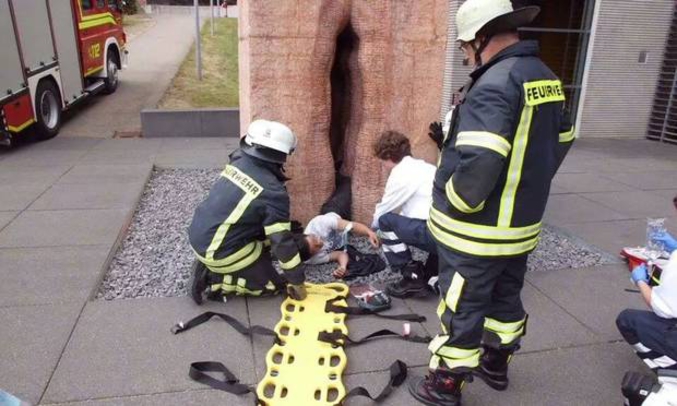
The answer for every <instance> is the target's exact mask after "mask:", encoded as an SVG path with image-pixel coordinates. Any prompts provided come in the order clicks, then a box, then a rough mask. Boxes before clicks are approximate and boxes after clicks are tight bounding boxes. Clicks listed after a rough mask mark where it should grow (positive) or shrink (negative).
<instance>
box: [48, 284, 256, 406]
mask: <svg viewBox="0 0 677 406" xmlns="http://www.w3.org/2000/svg"><path fill="white" fill-rule="evenodd" d="M209 310H211V311H221V312H225V313H227V314H229V315H231V316H233V317H236V318H237V319H239V320H241V321H243V322H246V320H247V311H246V305H245V302H244V300H232V301H230V302H229V303H228V304H227V306H224V305H223V304H221V303H208V304H206V305H205V306H201V307H198V306H196V305H195V304H194V303H193V302H192V301H191V300H190V299H189V298H187V297H178V298H162V299H158V298H154V299H131V300H115V301H95V302H90V303H88V304H87V306H86V307H85V310H84V311H83V314H82V316H81V317H80V320H79V322H78V325H77V327H76V329H75V331H74V332H73V337H72V339H71V340H70V342H69V344H68V346H67V348H66V350H65V352H64V354H63V357H62V359H61V362H60V363H59V366H58V367H57V369H56V371H55V373H54V377H53V378H52V381H51V383H50V385H49V387H48V389H47V392H46V394H45V397H44V399H43V401H44V403H64V402H74V401H81V400H87V399H97V398H107V397H123V396H131V395H143V394H153V393H163V392H178V391H185V390H188V389H202V388H203V386H202V385H200V384H198V383H196V382H193V381H192V380H190V378H189V377H188V367H189V365H190V363H191V362H194V361H208V360H213V361H221V362H224V363H225V364H226V365H227V366H228V368H229V369H230V370H231V371H232V372H233V373H234V374H235V375H236V376H237V377H238V378H240V380H241V381H242V382H243V383H246V384H252V383H254V382H255V377H254V371H253V358H252V351H251V343H250V341H249V339H248V338H247V337H244V336H242V335H240V334H239V333H237V332H236V331H235V330H233V329H232V328H231V327H229V326H228V325H227V324H225V323H223V322H221V321H220V320H218V319H217V320H212V321H211V322H208V323H206V324H203V325H201V326H199V327H196V328H195V329H194V330H190V331H187V332H184V333H181V334H177V335H173V334H171V333H170V331H169V330H170V328H171V327H172V326H173V325H174V324H175V323H176V322H178V321H179V320H183V321H187V320H188V319H190V318H192V317H194V316H197V315H198V314H200V313H202V312H204V311H209Z"/></svg>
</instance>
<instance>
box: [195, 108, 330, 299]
mask: <svg viewBox="0 0 677 406" xmlns="http://www.w3.org/2000/svg"><path fill="white" fill-rule="evenodd" d="M296 144H297V140H296V136H295V135H294V133H292V131H291V130H290V129H289V128H288V127H287V126H285V125H283V124H280V123H277V122H274V121H266V120H256V121H254V122H252V123H251V124H250V125H249V127H248V128H247V134H246V136H245V137H244V138H243V139H242V140H241V141H240V148H239V149H238V150H236V151H235V152H233V153H232V154H231V155H230V163H229V164H228V165H227V166H226V168H225V169H224V170H223V172H222V173H221V176H220V177H219V179H218V180H217V181H216V183H215V184H214V186H213V187H212V189H211V190H210V192H209V195H208V196H207V198H206V199H205V200H204V201H203V202H202V203H200V205H199V206H198V207H197V209H196V210H195V214H194V215H193V221H192V223H191V225H190V227H189V229H188V238H189V240H190V245H191V247H192V248H193V251H194V253H195V255H196V256H197V260H196V261H195V264H194V267H193V275H192V281H191V283H190V295H191V297H192V298H193V300H194V301H195V302H196V303H197V304H201V303H202V302H203V300H204V299H205V297H207V298H210V299H215V300H218V299H221V298H225V297H226V295H229V294H235V295H249V296H261V295H266V294H275V293H278V292H280V291H283V290H284V289H285V288H286V289H287V292H288V293H289V295H290V296H292V297H293V298H295V299H298V300H302V299H303V298H305V296H306V292H305V288H304V281H305V274H304V271H303V261H305V260H307V259H309V258H310V257H311V256H312V255H313V254H314V253H315V252H317V251H318V250H319V249H320V248H321V244H322V242H321V241H320V240H319V239H318V238H316V237H311V236H304V235H303V234H293V233H292V231H291V223H290V218H289V216H290V213H289V195H288V194H287V188H286V186H285V182H286V181H287V180H288V179H287V177H286V176H285V174H284V164H285V163H286V161H287V156H289V155H291V154H292V153H293V152H294V149H295V148H296ZM271 251H272V255H274V256H275V258H276V259H277V260H278V261H279V263H280V267H281V268H282V271H283V272H282V274H280V273H278V272H277V270H276V269H275V267H274V266H273V263H272V257H271Z"/></svg>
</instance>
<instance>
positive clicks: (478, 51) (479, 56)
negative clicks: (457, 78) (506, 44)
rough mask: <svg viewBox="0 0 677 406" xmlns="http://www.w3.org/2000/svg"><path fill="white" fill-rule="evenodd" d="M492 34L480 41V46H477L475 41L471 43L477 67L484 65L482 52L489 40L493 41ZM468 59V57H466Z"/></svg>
mask: <svg viewBox="0 0 677 406" xmlns="http://www.w3.org/2000/svg"><path fill="white" fill-rule="evenodd" d="M491 37H492V36H491V35H486V36H485V37H484V39H483V40H482V41H480V46H479V47H476V46H475V41H473V42H471V43H470V47H471V48H472V50H473V52H474V53H475V69H478V68H481V67H482V52H484V50H485V49H486V48H487V45H489V42H491ZM466 60H467V59H466Z"/></svg>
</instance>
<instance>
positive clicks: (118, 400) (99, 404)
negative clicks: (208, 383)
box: [42, 390, 254, 406]
mask: <svg viewBox="0 0 677 406" xmlns="http://www.w3.org/2000/svg"><path fill="white" fill-rule="evenodd" d="M253 403H254V402H253V395H247V396H236V395H231V394H230V393H226V392H223V391H218V390H188V391H184V392H171V393H159V394H152V395H136V396H123V397H112V398H106V399H93V400H86V401H82V402H68V403H58V405H59V406H186V405H228V406H251V405H252V404H253ZM42 405H50V406H56V405H57V403H49V404H46V403H42Z"/></svg>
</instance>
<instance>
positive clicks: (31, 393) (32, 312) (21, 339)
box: [0, 287, 82, 404]
mask: <svg viewBox="0 0 677 406" xmlns="http://www.w3.org/2000/svg"><path fill="white" fill-rule="evenodd" d="M34 288H35V289H38V287H34ZM81 308H82V303H81V302H80V303H67V304H59V305H54V304H51V305H47V306H17V307H5V308H0V325H1V326H2V328H0V343H2V345H1V346H0V388H2V389H3V390H5V391H7V392H10V393H12V394H13V395H15V396H17V397H19V398H20V399H23V400H25V401H27V402H30V403H32V404H37V403H38V400H40V397H41V396H42V393H43V391H44V390H45V388H46V387H47V382H48V381H49V378H50V376H51V374H52V371H53V370H54V368H55V367H56V364H57V362H58V361H59V356H60V355H61V352H62V351H63V348H64V347H65V345H66V342H67V341H68V337H69V335H70V333H71V330H72V329H73V325H74V324H75V321H76V319H77V316H78V314H79V313H80V309H81Z"/></svg>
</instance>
